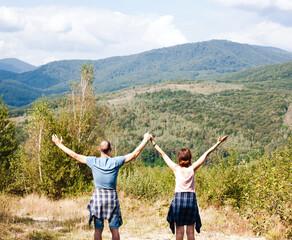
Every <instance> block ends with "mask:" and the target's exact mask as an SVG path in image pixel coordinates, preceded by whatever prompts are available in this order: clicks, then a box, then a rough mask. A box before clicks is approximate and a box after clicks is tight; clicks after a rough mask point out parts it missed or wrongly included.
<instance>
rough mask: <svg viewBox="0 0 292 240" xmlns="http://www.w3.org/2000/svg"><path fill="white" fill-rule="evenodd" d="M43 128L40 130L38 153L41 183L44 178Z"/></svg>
mask: <svg viewBox="0 0 292 240" xmlns="http://www.w3.org/2000/svg"><path fill="white" fill-rule="evenodd" d="M43 128H44V127H43V126H41V128H40V132H39V149H38V150H39V151H38V162H39V174H40V180H41V182H42V181H43V178H42V166H41V143H42V132H43Z"/></svg>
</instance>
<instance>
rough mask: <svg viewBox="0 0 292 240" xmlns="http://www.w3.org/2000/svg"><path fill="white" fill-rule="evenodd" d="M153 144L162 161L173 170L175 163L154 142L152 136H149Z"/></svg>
mask: <svg viewBox="0 0 292 240" xmlns="http://www.w3.org/2000/svg"><path fill="white" fill-rule="evenodd" d="M150 140H151V142H152V144H153V146H154V147H155V149H156V150H157V152H158V153H159V154H160V155H161V156H162V158H163V160H164V162H165V163H166V164H167V165H168V166H169V167H170V168H171V170H172V171H175V169H176V167H177V164H176V163H174V162H173V161H172V160H171V159H170V158H169V157H168V156H167V155H166V154H165V152H164V151H163V150H162V149H161V148H160V147H159V146H158V145H157V144H156V142H154V140H153V137H152V136H151V138H150Z"/></svg>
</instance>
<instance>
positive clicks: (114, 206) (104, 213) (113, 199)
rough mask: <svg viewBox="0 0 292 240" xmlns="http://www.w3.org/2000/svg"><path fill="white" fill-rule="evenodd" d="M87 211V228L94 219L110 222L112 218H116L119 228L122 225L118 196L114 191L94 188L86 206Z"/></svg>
mask: <svg viewBox="0 0 292 240" xmlns="http://www.w3.org/2000/svg"><path fill="white" fill-rule="evenodd" d="M87 210H88V211H89V226H90V225H91V221H92V219H93V218H94V217H96V218H98V219H107V220H109V221H110V220H111V218H112V217H116V216H117V217H119V222H120V223H119V224H120V226H121V225H122V224H123V220H122V213H121V211H120V203H119V200H118V194H117V191H116V190H114V189H103V188H96V189H95V192H94V193H93V195H92V197H91V198H90V201H89V203H88V205H87Z"/></svg>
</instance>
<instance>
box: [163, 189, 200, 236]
mask: <svg viewBox="0 0 292 240" xmlns="http://www.w3.org/2000/svg"><path fill="white" fill-rule="evenodd" d="M167 221H168V222H169V225H170V228H171V230H172V233H173V234H174V233H175V226H174V223H176V224H177V225H178V226H184V225H193V224H194V223H196V225H195V228H196V231H197V232H198V233H199V232H200V228H201V226H202V223H201V218H200V214H199V208H198V205H197V198H196V193H194V192H176V193H175V196H174V199H173V200H172V202H171V204H170V207H169V211H168V215H167Z"/></svg>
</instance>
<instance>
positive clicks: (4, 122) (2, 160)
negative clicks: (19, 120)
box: [0, 97, 17, 190]
mask: <svg viewBox="0 0 292 240" xmlns="http://www.w3.org/2000/svg"><path fill="white" fill-rule="evenodd" d="M8 113H9V110H8V108H7V107H6V106H5V104H4V103H3V101H2V97H0V189H1V190H2V189H4V188H5V187H6V186H7V184H8V183H9V179H8V176H9V175H8V174H7V173H8V171H9V168H10V161H11V159H12V157H13V155H14V153H15V150H16V149H17V141H16V139H15V124H14V123H13V122H12V121H10V120H8Z"/></svg>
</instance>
